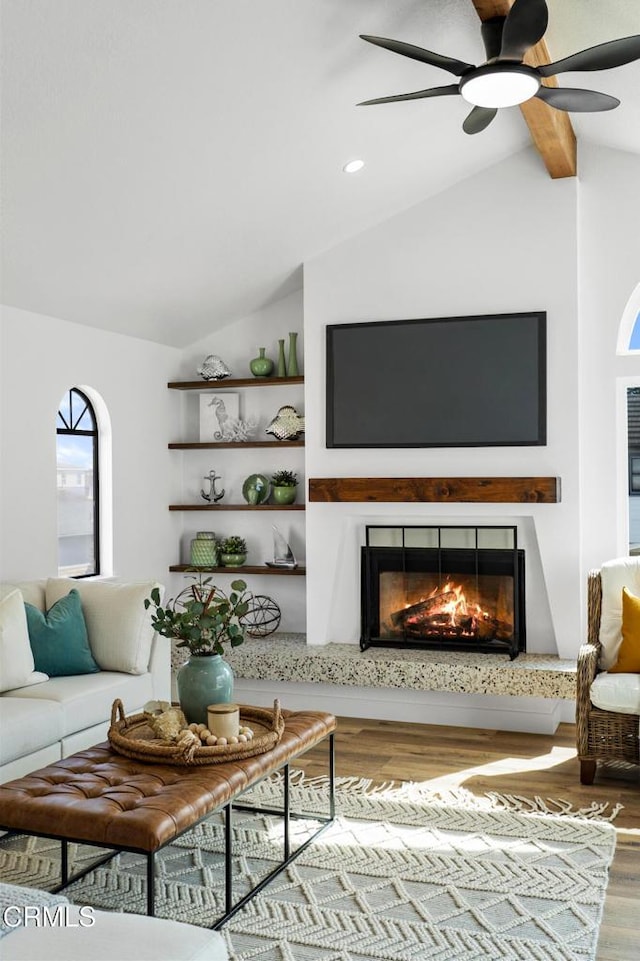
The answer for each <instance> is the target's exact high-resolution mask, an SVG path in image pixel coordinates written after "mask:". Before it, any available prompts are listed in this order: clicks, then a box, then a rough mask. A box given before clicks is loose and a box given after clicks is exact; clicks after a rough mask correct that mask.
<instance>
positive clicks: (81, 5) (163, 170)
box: [1, 0, 640, 346]
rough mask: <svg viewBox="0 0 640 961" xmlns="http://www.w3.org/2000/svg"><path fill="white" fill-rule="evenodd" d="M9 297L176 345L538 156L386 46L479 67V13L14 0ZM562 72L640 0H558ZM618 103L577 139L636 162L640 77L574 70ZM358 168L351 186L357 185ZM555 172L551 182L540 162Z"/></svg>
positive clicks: (614, 31) (637, 67)
mask: <svg viewBox="0 0 640 961" xmlns="http://www.w3.org/2000/svg"><path fill="white" fill-rule="evenodd" d="M1 7H2V34H3V41H2V43H3V50H2V70H3V79H2V127H3V130H2V164H3V170H2V175H3V221H4V226H3V275H2V301H3V302H4V303H8V304H10V305H13V306H17V307H20V308H23V309H26V310H32V311H36V312H39V313H42V314H47V315H51V316H55V317H60V318H63V319H66V320H71V321H75V322H77V323H82V324H88V325H91V326H95V327H102V328H106V329H110V330H114V331H120V332H122V333H128V334H131V335H134V336H138V337H143V338H147V339H150V340H155V341H158V342H161V343H166V344H173V345H176V346H182V345H186V344H188V343H191V342H193V341H195V340H196V339H199V338H200V337H202V336H204V335H205V334H207V333H208V332H210V331H212V330H215V329H216V328H218V327H221V326H223V325H226V324H228V323H229V322H231V321H233V320H234V319H237V318H239V317H242V316H245V315H246V314H249V313H251V312H253V311H254V310H256V309H259V308H260V307H261V306H262V305H264V304H266V303H269V302H271V301H274V300H276V299H278V298H280V297H282V296H284V295H285V294H287V293H289V292H290V291H292V290H294V289H297V288H299V287H300V285H301V264H302V263H303V262H304V261H305V260H306V259H308V258H310V257H313V256H314V255H315V254H317V253H319V252H320V251H322V250H325V249H327V248H329V247H331V246H333V245H335V244H336V243H338V242H339V241H340V240H342V239H343V238H345V237H347V236H351V235H353V234H355V233H358V232H359V231H361V230H363V229H365V228H366V227H368V226H370V225H372V224H374V223H377V222H379V221H381V220H383V219H385V218H387V217H389V216H390V215H392V214H394V213H395V212H397V211H399V210H402V209H404V208H406V207H409V206H412V205H413V204H416V203H418V202H420V201H421V200H423V199H424V198H425V197H427V196H429V195H431V194H434V193H437V192H439V191H441V190H442V189H444V188H445V187H447V186H449V185H450V184H452V183H454V182H456V181H458V180H460V179H462V178H464V177H467V176H469V175H471V174H473V173H474V172H476V171H477V170H479V169H481V168H483V167H486V166H488V165H490V164H494V163H496V162H498V161H499V160H501V159H503V158H504V157H506V156H508V155H510V154H511V153H514V152H516V151H518V150H520V149H522V148H523V147H525V146H526V145H527V144H528V143H530V138H529V132H528V129H527V127H526V124H525V122H524V120H523V118H522V116H521V114H520V111H519V109H518V108H517V107H514V108H510V109H506V110H502V111H500V113H499V115H498V117H497V118H496V120H495V121H494V122H493V124H491V126H490V127H489V128H488V129H487V130H486V131H484V132H483V133H481V134H477V135H475V136H467V135H466V134H464V133H463V132H462V129H461V124H462V121H463V119H464V117H465V115H466V113H468V111H469V107H468V105H466V104H465V103H464V102H463V101H462V99H461V98H454V97H445V98H439V99H431V100H425V101H419V102H413V103H411V102H410V103H399V104H389V105H383V106H376V107H356V106H355V105H356V103H357V102H358V101H360V100H363V99H367V98H370V97H377V96H385V95H387V94H392V93H403V92H406V91H409V90H416V89H420V88H424V87H427V86H437V85H440V84H443V83H450V82H451V79H452V78H451V76H450V75H449V74H446V73H444V72H443V71H440V70H438V69H436V68H433V67H430V66H426V65H424V64H420V63H416V62H414V61H411V60H408V59H406V58H404V57H398V56H396V55H394V54H391V53H389V52H388V51H386V50H381V49H379V48H374V47H372V46H370V45H368V44H366V43H364V42H363V41H362V40H360V39H359V37H358V34H360V33H371V34H377V35H380V36H387V37H393V38H395V39H400V40H406V41H409V42H411V43H416V44H418V45H420V46H425V47H427V48H428V49H430V50H434V51H437V52H439V53H444V54H447V55H449V56H453V57H457V58H459V59H462V60H467V61H469V62H472V63H480V62H481V61H482V60H483V59H484V56H483V47H482V43H481V39H480V29H479V26H480V25H479V20H478V16H477V14H476V12H475V10H474V9H473V5H472V3H471V0H1ZM549 8H550V25H549V29H548V31H547V34H546V41H547V45H548V47H549V50H550V52H551V54H552V56H553V58H554V59H558V58H560V57H563V56H566V55H567V54H569V53H572V52H574V51H576V50H580V49H583V48H584V47H588V46H593V45H595V44H598V43H602V42H605V41H606V40H611V39H614V38H616V37H622V36H628V35H630V34H634V33H640V0H549ZM558 79H559V82H560V85H561V86H574V87H587V88H590V89H595V90H601V91H603V92H605V93H610V94H613V95H614V96H617V97H619V98H620V99H621V101H622V104H621V106H620V107H619V108H617V109H616V110H614V111H611V112H610V113H600V114H583V115H573V116H572V120H573V125H574V128H575V130H576V134H577V136H578V141H579V143H580V142H583V141H593V142H597V143H600V144H604V145H608V146H612V147H616V148H619V149H622V150H629V151H634V152H636V153H639V154H640V63H634V64H629V65H627V66H624V67H620V68H617V69H615V70H609V71H602V72H597V73H595V72H594V73H581V74H577V73H576V74H563V75H561V77H559V78H558ZM354 157H361V158H362V159H363V160H365V162H366V167H365V169H364V170H363V171H362V172H361V173H359V174H356V175H351V176H348V175H345V174H344V173H343V172H342V166H343V165H344V163H345V162H346V161H347V160H349V159H352V158H354ZM540 176H541V177H546V176H547V174H546V172H545V170H544V167H543V165H542V162H541V163H540Z"/></svg>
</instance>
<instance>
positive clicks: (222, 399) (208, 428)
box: [200, 390, 240, 444]
mask: <svg viewBox="0 0 640 961" xmlns="http://www.w3.org/2000/svg"><path fill="white" fill-rule="evenodd" d="M239 417H240V394H230V393H228V392H227V391H226V390H225V391H223V393H222V394H200V443H201V444H211V443H214V442H215V441H223V440H225V439H228V440H232V439H233V438H232V436H230V435H229V434H228V433H227V432H228V429H229V427H230V426H231V424H232V423H233V422H234V421H237V420H238V418H239Z"/></svg>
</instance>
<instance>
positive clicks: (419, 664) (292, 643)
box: [225, 634, 576, 700]
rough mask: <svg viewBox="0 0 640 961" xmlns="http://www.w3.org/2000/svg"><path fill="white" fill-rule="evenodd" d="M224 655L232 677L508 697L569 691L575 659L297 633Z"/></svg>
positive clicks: (566, 695)
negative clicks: (309, 638) (329, 639)
mask: <svg viewBox="0 0 640 961" xmlns="http://www.w3.org/2000/svg"><path fill="white" fill-rule="evenodd" d="M225 657H226V659H227V660H228V661H229V663H230V664H231V665H232V667H233V670H234V673H235V675H236V677H237V678H244V679H252V680H264V681H291V682H308V683H316V684H333V685H338V686H346V687H370V688H400V689H403V690H413V691H450V692H452V693H457V694H485V695H497V696H501V695H502V696H505V695H506V696H511V697H534V698H553V699H558V700H572V699H574V698H575V683H576V662H575V660H569V659H562V658H559V657H554V656H553V655H551V654H520V656H519V657H517V658H516V659H515V660H514V661H511V660H510V659H509V656H508V654H504V655H502V654H475V653H466V652H458V651H425V650H408V649H389V648H370V649H369V650H367V651H362V652H361V651H360V649H359V648H358V647H357V646H356V645H354V644H325V645H320V646H308V645H307V644H306V641H305V637H304V635H303V634H274V635H272V636H271V637H267V638H248V639H247V640H246V641H245V643H244V644H243V645H242V646H241V647H238V648H235V649H234V650H233V651H231V652H229V655H228V656H227V655H225Z"/></svg>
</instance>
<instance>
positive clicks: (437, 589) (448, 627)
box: [360, 528, 525, 658]
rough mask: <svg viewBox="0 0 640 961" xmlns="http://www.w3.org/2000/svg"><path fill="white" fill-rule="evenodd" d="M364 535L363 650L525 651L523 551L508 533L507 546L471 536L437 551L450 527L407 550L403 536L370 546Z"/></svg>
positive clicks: (513, 653)
mask: <svg viewBox="0 0 640 961" xmlns="http://www.w3.org/2000/svg"><path fill="white" fill-rule="evenodd" d="M370 530H372V528H367V534H368V536H367V541H368V543H367V545H366V546H365V547H363V548H362V633H361V641H360V643H361V647H362V649H363V650H364V649H366V648H367V647H370V646H378V647H381V646H382V647H395V646H401V647H402V646H403V647H423V648H429V649H447V650H459V651H484V652H495V653H509V655H510V656H511V657H512V658H513V657H515V656H517V654H518V653H519V652H520V651H524V650H525V631H524V625H525V618H524V551H522V550H518V548H517V545H516V543H515V528H508V530H509V531H513V534H514V538H513V546H512V547H508V548H501V547H486V546H480V544H479V539H478V537H477V536H475V535H474V536H473V537H471V540H472V541H473V546H471V547H449V546H443V537H442V531H443V530H446V531H450V530H452V529H451V528H446V529H443V528H435V529H434V528H430V529H429V530H435V531H437V538H436V541H435V544H434V546H428V544H429V541H426V542H425V546H421V547H416V546H407V543H406V540H407V538H406V537H404V536H403V537H402V542H403V543H401V544H400V546H375V545H373V544H371V543H369V540H370V538H369V531H370ZM400 530H401V531H402V532H403V534H404V533H405V532H406V531H407V530H415V529H414V528H401V529H400ZM421 530H425V529H424V528H422V529H421ZM455 530H458V529H457V528H456V529H455ZM460 530H465V531H468V530H469V529H468V528H464V529H460ZM472 530H474V532H475V529H472ZM492 530H497V529H496V528H493V529H492ZM500 530H503V529H502V528H500ZM468 539H469V538H467V540H468ZM446 540H447V539H446V537H445V538H444V541H445V543H446ZM409 541H410V538H409Z"/></svg>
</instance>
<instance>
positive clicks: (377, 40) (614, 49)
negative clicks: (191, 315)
mask: <svg viewBox="0 0 640 961" xmlns="http://www.w3.org/2000/svg"><path fill="white" fill-rule="evenodd" d="M548 20H549V11H548V9H547V4H546V0H515V3H514V4H513V6H512V7H511V9H510V10H509V13H508V14H507V16H506V17H492V18H491V19H490V20H485V21H484V23H483V24H482V27H481V32H482V40H483V43H484V48H485V52H486V55H487V61H486V63H484V64H482V65H481V66H479V67H474V66H473V64H471V63H464V61H462V60H455V59H453V58H452V57H445V56H442V55H441V54H438V53H432V52H431V51H430V50H425V49H424V48H423V47H416V46H414V45H413V44H412V43H404V42H403V41H402V40H386V39H385V38H384V37H372V36H369V35H368V34H360V36H361V39H362V40H366V41H367V42H368V43H373V44H375V45H376V46H378V47H385V48H386V49H387V50H391V51H392V53H399V54H401V56H403V57H410V58H411V59H412V60H420V61H421V62H422V63H428V64H431V65H432V66H434V67H441V68H442V69H443V70H448V71H449V73H452V74H454V76H456V77H460V80H459V82H458V83H452V84H449V85H448V86H445V87H430V88H428V89H427V90H416V91H414V92H413V93H402V94H398V95H397V96H393V97H378V98H377V99H375V100H364V101H363V102H362V103H360V104H358V106H360V107H364V106H369V105H371V104H376V103H396V102H398V101H402V100H422V99H423V98H425V97H448V96H452V95H458V94H460V95H461V96H462V97H463V98H464V99H465V100H466V101H467V102H468V103H470V104H472V105H473V109H472V111H471V113H470V114H469V115H468V116H467V118H466V119H465V121H464V123H463V125H462V129H463V130H464V132H465V133H469V134H473V133H479V132H480V131H481V130H484V129H485V127H488V125H489V124H490V123H491V121H492V120H493V118H494V117H495V115H496V113H497V112H498V108H499V107H511V106H514V105H515V104H519V103H524V101H525V100H529V99H530V98H531V97H538V99H539V100H544V102H545V103H548V104H549V106H551V107H555V108H556V109H557V110H569V111H583V112H591V111H598V110H613V108H614V107H617V106H618V104H619V103H620V101H619V100H618V99H617V98H616V97H610V96H609V95H608V94H606V93H598V92H597V91H595V90H578V89H575V88H567V87H564V88H560V87H546V86H543V85H542V78H543V77H553V76H555V75H556V74H557V73H563V72H564V71H566V70H608V69H610V68H611V67H620V66H622V65H623V64H625V63H630V62H631V61H632V60H638V59H640V35H638V36H633V37H623V38H622V39H620V40H611V41H609V42H608V43H601V44H599V45H598V46H596V47H589V48H588V49H587V50H581V51H580V52H579V53H574V54H572V55H571V56H569V57H565V58H564V59H563V60H557V61H556V62H555V63H548V64H544V65H543V66H540V67H531V66H529V65H528V64H526V63H523V58H524V56H525V54H526V52H527V51H528V50H529V48H530V47H533V46H535V44H536V43H538V41H539V40H541V39H542V37H543V36H544V33H545V30H546V29H547V23H548Z"/></svg>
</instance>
